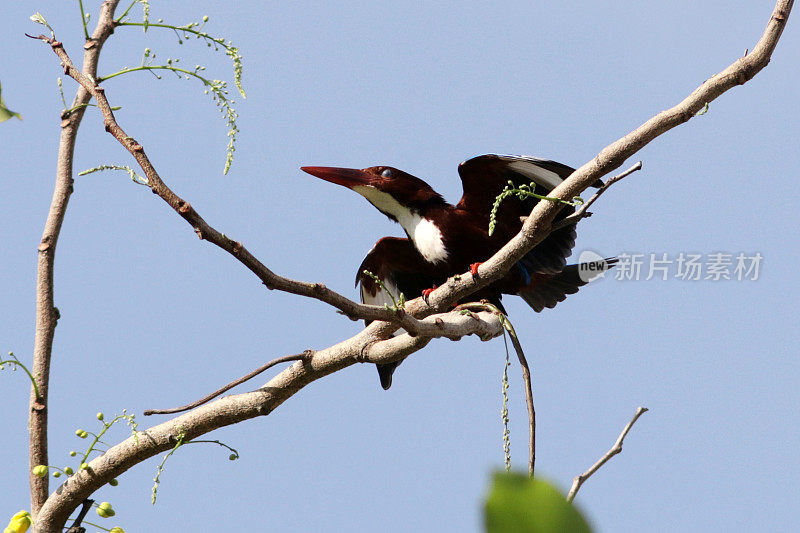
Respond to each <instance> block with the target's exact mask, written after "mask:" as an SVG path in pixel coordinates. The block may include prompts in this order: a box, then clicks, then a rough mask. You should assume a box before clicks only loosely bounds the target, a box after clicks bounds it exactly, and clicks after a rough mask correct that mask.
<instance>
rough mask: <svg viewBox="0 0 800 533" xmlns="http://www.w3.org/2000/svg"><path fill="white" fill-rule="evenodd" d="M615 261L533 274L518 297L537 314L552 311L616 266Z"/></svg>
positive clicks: (607, 260) (585, 264)
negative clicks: (559, 303) (552, 272)
mask: <svg viewBox="0 0 800 533" xmlns="http://www.w3.org/2000/svg"><path fill="white" fill-rule="evenodd" d="M617 261H618V260H617V259H616V258H608V259H603V260H602V261H592V262H589V263H581V264H578V265H569V266H568V267H566V268H564V270H562V271H561V272H559V273H557V274H535V275H534V276H533V277H532V278H531V281H530V283H529V284H528V286H527V287H525V288H523V289H522V290H520V291H519V295H520V296H521V297H522V299H523V300H525V302H526V303H527V304H528V305H530V306H531V307H532V308H533V310H534V311H536V312H537V313H539V312H540V311H542V310H543V309H544V308H545V307H547V308H549V309H552V308H553V307H555V306H556V304H558V302H563V301H564V300H566V298H567V295H569V294H575V293H576V292H578V289H580V288H581V287H583V286H584V285H586V284H587V283H589V282H590V281H591V280H592V279H594V278H595V277H597V276H598V275H600V274H601V273H603V272H606V271H607V270H608V269H610V268H611V267H613V266H614V265H616V264H617Z"/></svg>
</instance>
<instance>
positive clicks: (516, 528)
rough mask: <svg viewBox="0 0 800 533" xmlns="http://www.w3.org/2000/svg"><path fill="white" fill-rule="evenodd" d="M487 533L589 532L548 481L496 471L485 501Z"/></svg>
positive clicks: (582, 519)
mask: <svg viewBox="0 0 800 533" xmlns="http://www.w3.org/2000/svg"><path fill="white" fill-rule="evenodd" d="M485 523H486V531H487V532H488V533H590V532H591V528H590V527H589V523H588V522H587V521H586V519H585V518H584V517H583V516H582V515H581V513H580V512H579V511H578V509H577V508H576V507H574V506H573V505H572V504H570V503H568V502H567V500H566V498H565V496H564V495H563V494H561V492H560V491H559V490H558V489H556V488H555V487H554V486H553V485H551V484H550V483H549V482H547V481H544V480H542V479H539V478H534V479H531V478H530V477H528V476H527V475H525V474H520V473H515V472H510V473H506V472H496V473H495V474H494V481H493V483H492V490H491V492H490V493H489V498H488V499H487V501H486V515H485Z"/></svg>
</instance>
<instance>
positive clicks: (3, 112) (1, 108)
mask: <svg viewBox="0 0 800 533" xmlns="http://www.w3.org/2000/svg"><path fill="white" fill-rule="evenodd" d="M11 117H17V118H18V119H20V120H22V115H20V114H19V113H15V112H13V111H11V110H10V109H9V108H7V107H6V104H5V102H3V86H2V85H0V122H5V121H6V120H8V119H10V118H11Z"/></svg>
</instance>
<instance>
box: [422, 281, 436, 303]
mask: <svg viewBox="0 0 800 533" xmlns="http://www.w3.org/2000/svg"><path fill="white" fill-rule="evenodd" d="M435 290H436V285H434V286H433V287H432V288H430V289H423V291H422V300H423V301H424V302H425V304H426V305H430V304H428V296H430V295H431V293H432V292H433V291H435Z"/></svg>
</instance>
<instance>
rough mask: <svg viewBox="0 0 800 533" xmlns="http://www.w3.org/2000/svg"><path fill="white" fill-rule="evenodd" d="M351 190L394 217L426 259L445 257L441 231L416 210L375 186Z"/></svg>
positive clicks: (438, 259) (441, 259) (435, 260)
mask: <svg viewBox="0 0 800 533" xmlns="http://www.w3.org/2000/svg"><path fill="white" fill-rule="evenodd" d="M353 190H354V191H355V192H357V193H358V194H360V195H361V196H363V197H364V198H366V199H367V200H368V201H369V203H371V204H372V205H374V206H375V207H377V208H378V209H379V210H380V211H381V212H383V213H388V214H390V215H392V216H393V217H394V218H396V219H397V222H399V223H400V225H401V226H403V229H404V230H405V232H406V234H407V235H408V236H409V238H410V239H411V240H412V241H413V242H414V246H415V247H416V248H417V250H418V251H419V253H420V254H422V257H424V258H425V260H426V261H428V262H430V263H438V262H440V261H444V260H445V259H447V256H448V254H447V249H446V248H445V247H444V241H443V240H442V232H441V231H439V228H438V227H436V224H434V223H433V221H431V220H428V219H427V218H423V217H421V216H420V214H419V213H417V212H416V211H412V210H411V209H408V208H407V207H405V206H403V205H401V204H400V203H399V202H398V201H397V200H395V199H394V198H392V196H391V195H389V194H386V193H385V192H382V191H379V190H378V189H376V188H375V187H366V186H361V185H358V186H355V187H353Z"/></svg>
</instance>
